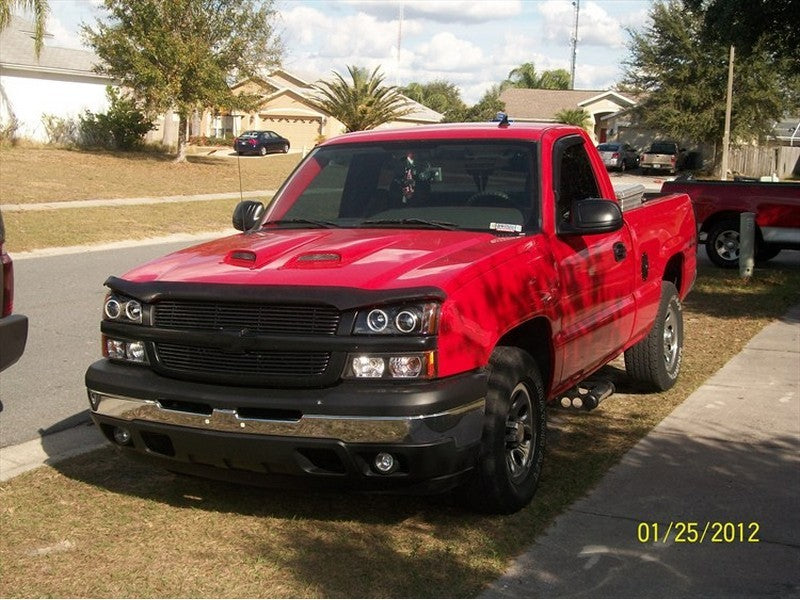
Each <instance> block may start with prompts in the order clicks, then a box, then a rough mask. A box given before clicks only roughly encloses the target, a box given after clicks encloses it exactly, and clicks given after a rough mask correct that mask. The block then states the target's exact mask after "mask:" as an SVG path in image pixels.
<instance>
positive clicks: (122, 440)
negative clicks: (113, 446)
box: [114, 427, 131, 446]
mask: <svg viewBox="0 0 800 600" xmlns="http://www.w3.org/2000/svg"><path fill="white" fill-rule="evenodd" d="M114 441H115V442H117V443H118V444H119V445H120V446H127V445H128V444H130V442H131V432H130V431H128V430H127V429H125V428H124V427H114Z"/></svg>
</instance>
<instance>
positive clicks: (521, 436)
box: [505, 383, 536, 483]
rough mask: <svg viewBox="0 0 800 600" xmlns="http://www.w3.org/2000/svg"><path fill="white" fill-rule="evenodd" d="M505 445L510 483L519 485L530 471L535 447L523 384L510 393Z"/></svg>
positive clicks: (529, 398)
mask: <svg viewBox="0 0 800 600" xmlns="http://www.w3.org/2000/svg"><path fill="white" fill-rule="evenodd" d="M505 443H506V453H505V459H506V468H507V469H508V475H509V477H510V478H511V481H512V482H514V483H519V482H521V481H522V480H523V479H525V477H527V475H528V472H529V471H530V468H531V464H532V463H533V454H534V448H535V446H536V433H535V431H534V428H533V404H532V402H531V395H530V391H529V390H528V386H527V385H525V384H524V383H519V384H517V387H515V388H514V391H512V392H511V403H510V408H509V410H508V415H507V416H506V436H505Z"/></svg>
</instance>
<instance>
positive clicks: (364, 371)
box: [351, 356, 386, 377]
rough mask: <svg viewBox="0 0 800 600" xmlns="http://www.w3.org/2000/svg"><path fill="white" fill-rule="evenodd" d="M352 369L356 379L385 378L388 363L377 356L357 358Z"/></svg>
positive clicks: (352, 364)
mask: <svg viewBox="0 0 800 600" xmlns="http://www.w3.org/2000/svg"><path fill="white" fill-rule="evenodd" d="M351 367H352V369H353V375H355V376H356V377H383V372H384V371H385V370H386V362H385V361H384V360H383V359H382V358H379V357H375V356H356V357H355V358H354V359H353V362H352V363H351Z"/></svg>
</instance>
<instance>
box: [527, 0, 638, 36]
mask: <svg viewBox="0 0 800 600" xmlns="http://www.w3.org/2000/svg"><path fill="white" fill-rule="evenodd" d="M539 12H540V13H541V15H542V17H543V18H544V21H543V23H542V33H543V35H544V38H545V39H546V40H548V41H550V42H555V43H559V44H564V43H570V41H571V39H572V35H573V32H574V30H575V7H574V6H573V5H572V2H569V1H568V0H547V2H543V3H542V4H540V5H539ZM578 45H579V46H580V45H584V46H607V47H611V48H622V47H623V46H624V45H625V36H624V31H623V26H622V24H621V22H620V21H619V20H618V19H615V18H614V17H612V16H611V15H609V14H608V12H606V10H605V9H604V8H603V7H602V6H600V5H599V4H598V3H597V2H584V3H583V4H581V10H580V15H579V18H578Z"/></svg>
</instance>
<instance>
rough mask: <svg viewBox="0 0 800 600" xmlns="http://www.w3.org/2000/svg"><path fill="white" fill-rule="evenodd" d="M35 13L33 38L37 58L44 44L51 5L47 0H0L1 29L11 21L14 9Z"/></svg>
mask: <svg viewBox="0 0 800 600" xmlns="http://www.w3.org/2000/svg"><path fill="white" fill-rule="evenodd" d="M14 8H16V9H17V10H20V11H27V12H30V13H33V24H34V30H33V39H34V44H35V45H34V49H35V51H36V58H39V54H40V53H41V51H42V47H43V46H44V34H45V26H46V25H47V14H48V13H49V12H50V5H49V3H48V2H47V0H0V31H2V30H3V29H5V28H6V27H8V25H9V24H10V23H11V13H12V9H14Z"/></svg>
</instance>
